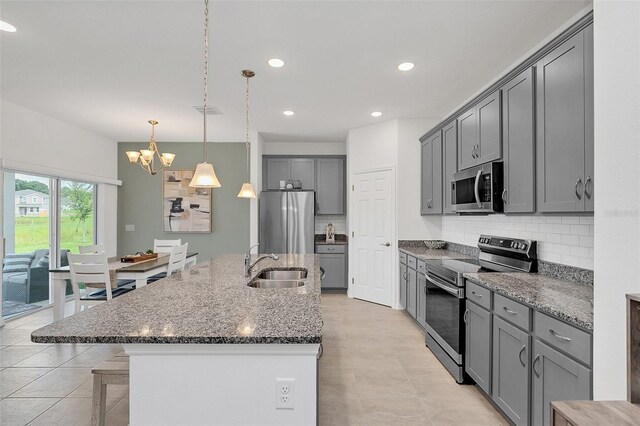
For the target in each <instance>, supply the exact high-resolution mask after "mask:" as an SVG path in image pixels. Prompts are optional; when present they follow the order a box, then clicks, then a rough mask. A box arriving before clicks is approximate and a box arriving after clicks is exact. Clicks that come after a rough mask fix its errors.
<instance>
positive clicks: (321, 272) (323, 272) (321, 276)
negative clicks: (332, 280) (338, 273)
mask: <svg viewBox="0 0 640 426" xmlns="http://www.w3.org/2000/svg"><path fill="white" fill-rule="evenodd" d="M325 275H327V273H326V272H325V270H324V268H323V267H322V266H321V267H320V281H322V280H324V276H325Z"/></svg>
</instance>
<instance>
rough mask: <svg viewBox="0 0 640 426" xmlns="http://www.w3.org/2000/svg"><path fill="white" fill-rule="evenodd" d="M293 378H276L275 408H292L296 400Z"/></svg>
mask: <svg viewBox="0 0 640 426" xmlns="http://www.w3.org/2000/svg"><path fill="white" fill-rule="evenodd" d="M295 382H296V381H295V379H276V409H278V410H293V409H294V408H295V402H296V388H295Z"/></svg>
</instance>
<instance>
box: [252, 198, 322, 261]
mask: <svg viewBox="0 0 640 426" xmlns="http://www.w3.org/2000/svg"><path fill="white" fill-rule="evenodd" d="M315 195H316V193H315V192H314V191H263V192H261V193H260V207H259V209H260V241H259V242H260V247H259V251H260V253H313V252H314V234H315V218H314V213H315Z"/></svg>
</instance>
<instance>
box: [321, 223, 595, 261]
mask: <svg viewBox="0 0 640 426" xmlns="http://www.w3.org/2000/svg"><path fill="white" fill-rule="evenodd" d="M316 230H317V223H316ZM480 234H490V235H497V236H501V237H513V238H523V239H531V240H536V241H538V258H539V259H541V260H546V261H548V262H554V263H561V264H565V265H570V266H576V267H580V268H586V269H593V216H511V215H510V216H506V215H499V214H496V215H488V216H443V218H442V239H443V240H445V241H451V242H454V243H459V244H466V245H470V246H474V247H475V246H476V245H477V244H478V237H479V236H480Z"/></svg>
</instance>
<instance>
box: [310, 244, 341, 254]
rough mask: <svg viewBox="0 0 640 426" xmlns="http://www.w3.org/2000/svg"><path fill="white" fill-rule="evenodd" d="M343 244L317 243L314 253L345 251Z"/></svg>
mask: <svg viewBox="0 0 640 426" xmlns="http://www.w3.org/2000/svg"><path fill="white" fill-rule="evenodd" d="M345 248H346V246H345V245H342V244H340V245H329V244H318V245H317V246H316V253H345Z"/></svg>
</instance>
